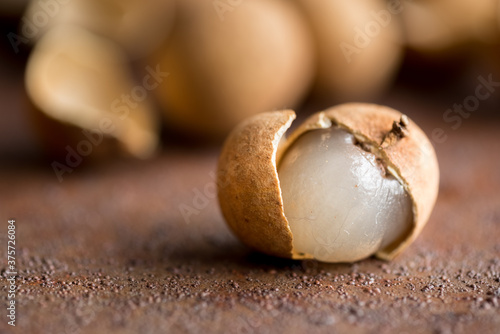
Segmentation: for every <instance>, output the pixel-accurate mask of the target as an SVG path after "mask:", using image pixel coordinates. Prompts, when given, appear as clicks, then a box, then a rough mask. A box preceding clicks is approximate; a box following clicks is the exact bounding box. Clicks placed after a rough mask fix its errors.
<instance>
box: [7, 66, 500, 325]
mask: <svg viewBox="0 0 500 334" xmlns="http://www.w3.org/2000/svg"><path fill="white" fill-rule="evenodd" d="M21 63H22V61H21V60H16V61H13V60H8V61H6V60H4V63H3V66H2V69H3V70H4V71H6V72H4V73H11V74H12V73H14V74H12V75H10V76H8V78H9V79H8V80H7V79H5V77H3V79H2V81H1V82H2V86H1V87H2V94H1V96H2V103H3V104H4V105H7V106H8V108H5V109H2V115H3V117H5V118H4V121H3V122H2V135H1V136H0V141H1V144H2V145H0V147H1V148H2V149H3V150H2V152H3V153H2V154H3V155H2V165H1V167H0V237H1V238H0V240H1V243H0V244H1V249H0V258H1V262H0V263H1V268H0V269H1V272H2V278H1V281H2V285H1V286H2V288H1V296H0V299H1V300H2V308H1V309H2V313H1V314H2V316H1V318H0V319H2V320H1V321H0V333H68V334H69V333H110V332H114V333H156V332H168V333H170V332H188V333H200V332H209V333H217V332H228V333H251V332H258V333H275V332H278V333H279V332H283V333H306V332H307V333H314V332H328V333H336V332H338V333H343V332H348V333H367V332H372V333H392V332H395V333H396V332H397V333H405V332H406V333H473V332H475V333H494V332H498V331H499V330H500V257H499V256H500V192H499V189H500V134H499V125H500V119H499V118H498V116H497V117H496V118H495V116H494V114H492V113H487V112H484V113H483V112H482V111H483V110H481V112H478V113H477V114H476V115H474V116H473V117H471V118H469V119H467V120H464V122H463V124H462V125H461V127H460V128H459V129H457V130H453V129H451V128H450V125H449V124H446V123H444V122H443V120H442V115H443V112H444V110H445V109H446V108H447V106H448V105H449V103H451V102H460V101H461V100H462V99H463V97H465V96H461V97H458V98H457V100H456V101H454V100H445V102H443V101H441V102H443V103H441V104H439V103H436V102H429V101H426V100H425V99H422V98H421V97H415V96H413V95H412V94H410V93H408V92H407V91H405V90H404V89H401V90H396V91H395V93H394V94H391V95H390V96H389V97H388V98H387V99H386V100H385V101H384V102H385V103H387V104H389V105H391V106H394V107H396V108H398V109H400V110H403V111H404V112H406V113H407V114H408V115H409V116H410V117H412V118H413V119H414V120H415V121H416V122H418V123H420V124H421V125H422V127H423V128H424V130H425V131H426V132H428V133H432V130H433V129H434V128H437V127H440V128H443V130H444V131H445V134H446V135H447V136H448V138H447V140H446V141H445V142H444V143H436V149H437V153H438V156H439V161H440V166H441V171H442V179H441V186H440V188H441V189H440V195H439V199H438V202H437V205H436V208H435V210H434V213H433V215H432V217H431V219H430V222H429V224H428V225H427V227H426V228H425V230H424V232H423V234H422V235H421V236H420V237H419V238H418V240H417V241H416V242H415V244H413V245H412V246H411V247H410V248H409V249H408V250H407V251H406V252H405V253H403V254H402V255H401V256H400V257H398V258H397V259H396V260H394V261H392V262H382V261H379V260H376V259H369V260H366V261H361V262H359V263H356V264H321V263H317V262H314V261H288V260H281V259H275V258H270V257H267V256H263V255H259V254H256V253H254V252H252V251H250V250H248V249H247V248H245V247H244V246H242V245H241V244H240V243H239V242H238V241H237V240H236V239H235V238H234V237H233V236H232V235H231V233H230V232H229V230H228V229H227V227H226V226H225V224H224V222H223V219H222V217H221V215H220V212H219V210H218V206H217V202H216V199H215V198H214V196H212V189H213V188H212V187H213V175H212V172H213V171H214V170H215V166H216V161H217V154H218V151H217V149H216V148H215V149H203V150H200V149H198V150H196V149H192V148H182V147H179V146H178V145H169V146H167V147H166V148H165V149H164V151H163V153H162V154H161V155H160V156H159V157H157V158H155V159H153V160H151V161H147V162H138V161H131V160H115V161H110V162H106V163H102V164H99V165H96V166H90V167H86V168H85V167H82V168H78V169H77V170H76V171H75V172H74V173H73V174H71V175H70V176H67V177H66V178H65V180H64V181H63V182H62V183H59V182H58V181H57V179H56V177H55V175H54V173H53V171H52V170H51V168H50V165H49V163H48V162H40V161H36V162H33V161H32V160H25V159H19V157H18V156H17V157H12V156H13V154H12V153H15V152H17V151H18V150H21V151H22V150H25V151H26V150H28V151H29V148H30V147H31V146H30V145H31V144H30V139H29V138H28V137H29V136H28V135H27V134H26V133H24V134H23V133H22V132H23V131H27V128H23V127H22V124H24V123H23V122H22V121H21V118H22V117H21V116H19V115H18V114H16V115H13V114H10V113H11V112H19V113H20V112H21V111H22V108H24V107H25V102H24V97H23V93H22V77H21V75H20V73H21V71H22V65H20V64H21ZM12 64H14V65H12ZM11 67H13V68H11ZM495 94H496V97H495V98H496V101H497V102H498V96H499V92H496V93H495ZM497 102H495V103H497ZM491 105H492V103H491V101H490V105H489V107H488V108H490V109H494V108H492V107H491ZM496 105H497V106H498V104H496ZM7 109H8V110H7ZM31 140H32V139H31ZM13 143H15V144H13ZM5 152H7V153H9V154H7V153H5ZM14 155H15V154H14ZM205 190H207V192H208V196H205V198H204V199H202V198H200V197H199V196H197V195H196V194H197V193H198V192H202V193H203V192H204V191H205ZM181 205H189V206H193V207H195V206H197V207H198V209H197V210H198V211H199V212H198V213H197V214H195V215H192V216H191V217H190V219H189V220H188V221H187V220H186V219H184V218H183V216H182V214H181V212H180V210H179V208H180V206H181ZM9 218H15V219H16V232H17V233H16V248H17V254H16V261H17V263H16V265H17V270H18V273H19V275H18V280H17V284H18V285H19V289H18V291H17V295H16V312H17V313H16V327H15V328H14V327H11V326H8V325H7V321H8V319H7V318H6V314H7V310H6V302H7V284H6V283H7V282H6V280H5V278H6V276H7V274H6V273H5V272H6V270H7V261H6V260H7V259H6V251H7V249H6V242H7V220H8V219H9Z"/></svg>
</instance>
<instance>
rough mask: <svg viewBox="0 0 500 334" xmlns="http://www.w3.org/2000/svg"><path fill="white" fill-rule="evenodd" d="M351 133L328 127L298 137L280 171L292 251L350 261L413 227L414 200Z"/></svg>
mask: <svg viewBox="0 0 500 334" xmlns="http://www.w3.org/2000/svg"><path fill="white" fill-rule="evenodd" d="M355 144H356V140H355V139H354V136H353V135H352V134H350V133H347V132H346V131H344V130H341V129H338V128H336V127H332V128H329V129H321V130H313V131H309V132H307V133H305V134H303V135H302V136H301V137H299V138H298V139H297V140H296V141H295V142H294V143H293V144H292V146H291V147H290V148H289V149H288V150H287V152H286V153H285V155H284V156H283V158H282V160H281V162H280V166H279V170H278V174H279V179H280V187H281V191H282V197H283V205H284V210H285V216H286V217H287V219H288V223H289V226H290V229H291V231H292V234H293V246H294V251H295V252H297V253H304V254H309V255H312V256H314V258H316V259H317V260H320V261H325V262H352V261H357V260H360V259H363V258H366V257H368V256H370V255H373V254H374V253H375V252H377V251H378V250H380V249H383V248H385V247H387V246H389V245H391V244H392V243H393V242H395V241H397V240H398V239H399V238H401V237H402V236H403V235H404V234H405V233H407V232H408V230H409V229H410V227H411V224H412V220H413V216H412V204H411V199H410V197H409V196H408V194H407V193H406V191H405V189H404V188H403V186H402V185H401V183H400V182H399V181H398V180H397V179H395V178H394V177H393V176H391V175H386V174H385V172H384V168H383V166H382V165H381V164H380V163H378V162H377V159H376V157H375V155H374V154H372V153H369V152H366V151H365V150H363V149H362V148H361V147H359V146H357V145H355Z"/></svg>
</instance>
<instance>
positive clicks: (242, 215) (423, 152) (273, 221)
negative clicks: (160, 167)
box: [217, 103, 439, 260]
mask: <svg viewBox="0 0 500 334" xmlns="http://www.w3.org/2000/svg"><path fill="white" fill-rule="evenodd" d="M402 116H403V115H402V114H401V113H400V112H398V111H396V110H394V109H391V108H388V107H384V106H378V105H374V104H362V103H350V104H343V105H339V106H336V107H333V108H330V109H327V110H325V111H322V112H318V113H316V114H314V115H312V116H311V117H310V118H309V119H307V120H306V121H305V122H304V123H303V124H302V125H300V126H299V127H298V128H297V129H296V130H295V131H294V132H293V133H292V134H291V135H290V136H289V137H288V138H284V134H285V132H286V130H287V129H288V128H289V127H290V125H291V123H292V121H293V120H294V119H295V113H294V112H293V111H291V110H285V111H277V112H267V113H262V114H258V115H256V116H254V117H251V118H249V119H247V120H246V121H244V122H243V123H241V124H240V125H239V126H238V127H237V128H235V129H234V130H233V132H232V133H231V134H230V135H229V137H228V138H227V140H226V142H225V145H224V148H223V150H222V153H221V156H220V160H219V167H218V175H217V185H218V192H219V203H220V206H221V210H222V213H223V215H224V217H225V219H226V222H227V223H228V225H229V226H230V228H231V229H232V230H233V231H234V233H235V234H236V235H237V236H238V237H239V238H240V240H241V241H243V243H245V244H247V245H248V246H250V247H252V248H254V249H257V250H259V251H261V252H263V253H267V254H270V255H274V256H279V257H285V258H294V259H300V258H313V257H312V255H309V254H305V255H301V254H298V253H296V252H294V250H293V234H292V231H291V230H290V227H289V225H288V221H287V218H286V216H285V213H284V208H283V199H282V196H281V189H280V181H279V178H278V171H277V166H278V165H279V162H280V160H281V158H282V157H283V155H284V153H285V152H286V150H287V148H288V147H290V145H292V144H293V143H294V142H295V141H296V140H297V138H299V137H300V136H301V135H302V134H304V133H306V132H307V131H311V130H315V129H325V128H329V127H331V126H338V127H340V128H342V129H344V130H346V131H348V132H349V133H351V134H353V135H354V137H355V138H356V140H357V141H358V143H360V145H361V146H362V147H363V148H364V149H366V150H369V151H370V152H372V153H373V154H375V156H376V157H377V158H378V159H380V160H381V161H382V163H383V164H384V166H385V167H386V170H387V172H388V173H390V174H392V175H393V176H394V177H396V178H397V179H398V180H399V181H400V182H401V184H402V185H403V186H404V188H405V190H406V191H407V193H408V194H409V196H410V198H411V200H412V203H413V224H412V228H411V230H410V231H409V232H408V233H407V234H406V235H404V236H403V237H402V238H401V239H400V240H397V241H396V242H394V243H393V244H392V245H389V246H388V247H386V248H385V249H381V250H379V251H378V252H377V253H376V256H377V257H379V258H381V259H385V260H390V259H392V258H394V257H395V256H396V255H398V254H399V253H400V252H401V251H402V250H404V249H405V248H406V247H408V246H409V245H410V244H411V243H412V242H413V240H414V239H415V238H416V237H417V236H418V234H419V233H420V232H421V230H422V229H423V227H424V225H425V223H426V222H427V220H428V219H429V216H430V214H431V211H432V208H433V206H434V203H435V201H436V198H437V193H438V185H439V168H438V163H437V158H436V154H435V152H434V149H433V147H432V145H431V143H430V141H429V139H428V138H427V136H426V135H425V134H424V132H423V131H422V130H421V129H420V128H419V127H418V126H417V125H416V124H415V123H413V122H412V121H411V120H407V125H406V131H405V135H404V136H403V137H402V138H399V137H398V138H391V136H390V135H388V134H391V130H392V129H393V126H394V124H395V122H396V123H397V122H400V120H401V119H402ZM311 172H313V171H311Z"/></svg>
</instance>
